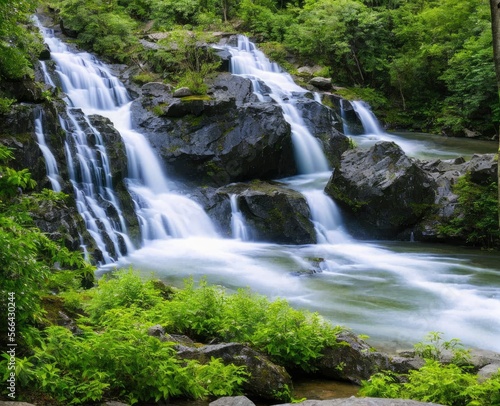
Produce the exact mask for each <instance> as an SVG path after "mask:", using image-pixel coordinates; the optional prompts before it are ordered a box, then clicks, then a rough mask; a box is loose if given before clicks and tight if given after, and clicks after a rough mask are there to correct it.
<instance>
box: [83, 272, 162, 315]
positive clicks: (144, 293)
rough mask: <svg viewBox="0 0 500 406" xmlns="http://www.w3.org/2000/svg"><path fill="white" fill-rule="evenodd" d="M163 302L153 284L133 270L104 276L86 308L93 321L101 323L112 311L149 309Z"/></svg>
mask: <svg viewBox="0 0 500 406" xmlns="http://www.w3.org/2000/svg"><path fill="white" fill-rule="evenodd" d="M160 300H161V297H160V293H159V292H158V290H156V289H155V288H154V285H153V282H152V281H148V282H143V281H142V279H141V278H140V277H139V276H138V275H137V274H136V273H133V271H132V270H129V271H122V272H118V273H116V274H110V275H106V276H104V277H103V278H102V279H100V280H99V287H98V289H94V290H93V291H92V300H91V302H90V304H89V305H88V307H87V308H86V310H87V312H88V314H89V315H90V317H91V319H92V320H94V321H97V322H98V321H99V320H100V319H101V318H102V317H103V315H104V314H105V313H106V312H107V311H108V310H111V309H116V308H123V307H124V308H128V307H131V306H136V307H140V308H143V309H148V308H150V307H152V306H154V305H155V304H157V303H158V302H159V301H160Z"/></svg>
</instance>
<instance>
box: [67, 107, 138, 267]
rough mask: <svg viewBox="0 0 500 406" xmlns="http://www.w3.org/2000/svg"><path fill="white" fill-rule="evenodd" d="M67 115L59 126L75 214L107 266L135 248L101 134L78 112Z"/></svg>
mask: <svg viewBox="0 0 500 406" xmlns="http://www.w3.org/2000/svg"><path fill="white" fill-rule="evenodd" d="M66 113H67V115H68V120H67V121H66V120H64V119H63V118H61V117H60V123H61V126H62V128H63V129H64V130H65V132H66V142H65V152H66V160H67V162H68V172H69V175H70V180H71V183H72V185H73V189H74V193H75V197H76V204H77V208H78V212H79V213H80V215H81V216H82V217H83V219H84V220H85V224H86V226H87V229H88V230H89V232H90V234H91V235H92V237H93V238H94V240H95V241H96V243H97V246H98V248H99V249H100V250H101V251H102V252H103V258H104V261H105V263H110V262H113V258H116V257H119V256H121V255H125V254H126V253H127V252H131V251H133V250H134V247H133V244H132V242H131V241H130V239H129V237H128V233H127V226H126V223H125V219H124V216H123V213H122V210H121V208H120V205H119V204H118V198H117V196H116V194H115V191H114V189H113V185H112V179H111V168H110V163H109V158H108V156H107V154H106V148H105V145H104V141H103V139H102V136H101V134H100V133H99V131H97V130H96V129H95V128H94V127H93V126H92V125H91V123H90V122H89V120H88V118H87V117H86V116H85V115H83V114H81V112H80V110H73V109H68V110H67V112H66ZM83 125H84V126H83ZM84 129H86V131H85V130H84ZM90 139H91V140H92V143H91V142H89V140H90Z"/></svg>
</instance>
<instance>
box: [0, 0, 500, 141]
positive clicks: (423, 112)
mask: <svg viewBox="0 0 500 406" xmlns="http://www.w3.org/2000/svg"><path fill="white" fill-rule="evenodd" d="M41 3H43V2H40V1H37V0H15V1H8V0H0V17H1V18H0V77H1V78H4V79H5V78H7V79H11V78H16V77H20V76H23V75H27V74H30V64H29V60H30V58H32V56H33V54H34V53H36V50H37V47H36V46H35V42H34V41H33V35H34V34H32V33H30V32H29V31H27V30H25V24H26V22H27V20H28V18H29V16H30V15H31V14H32V13H33V12H34V11H35V9H36V7H39V6H41V5H43V4H41ZM46 6H49V7H50V10H54V11H55V13H56V18H57V19H61V21H62V22H63V25H64V27H65V29H66V30H67V32H70V33H71V34H72V35H73V36H74V37H75V38H76V41H77V43H79V45H81V46H83V47H85V48H86V49H89V50H91V51H93V52H96V53H98V54H100V55H101V56H103V57H106V58H108V59H110V60H114V61H118V62H125V63H139V64H140V66H142V67H144V69H145V71H147V72H151V73H154V74H159V75H161V76H162V77H163V79H166V80H169V81H172V80H178V79H180V77H176V76H175V75H172V72H178V71H179V68H180V69H184V67H183V66H182V64H181V63H179V59H182V58H183V55H180V56H179V55H177V56H176V55H171V54H169V53H165V52H164V51H162V50H161V49H158V50H151V49H145V47H144V46H143V45H142V44H141V42H140V40H141V39H142V37H144V36H145V35H146V34H147V33H150V32H158V31H160V32H169V31H172V30H174V31H175V32H179V31H183V30H184V31H189V32H191V33H192V32H195V33H197V35H201V34H202V33H204V32H205V33H206V32H211V31H225V32H231V33H235V32H241V33H245V34H247V35H249V36H251V37H252V39H254V40H255V41H256V42H257V43H259V45H260V46H261V47H262V48H263V49H264V50H265V51H266V52H267V53H268V55H270V57H271V58H274V59H275V60H276V61H277V62H279V63H280V64H281V65H282V66H284V67H285V68H286V69H287V70H289V71H290V72H291V73H292V74H293V73H297V72H296V69H297V68H298V67H300V66H302V65H310V66H320V67H321V70H319V72H318V74H320V75H321V76H328V77H331V79H332V82H333V83H334V84H335V85H336V86H339V87H345V88H347V89H348V92H347V93H346V94H349V95H353V97H358V98H363V99H365V100H366V101H368V102H369V103H370V104H371V105H372V107H373V108H374V109H375V111H376V112H377V113H378V114H379V116H380V117H381V118H382V119H383V120H384V121H385V122H386V123H388V124H389V125H391V126H392V127H393V128H395V127H399V128H404V129H414V130H423V131H429V132H434V133H442V134H446V135H466V134H467V135H482V136H483V137H492V136H494V135H496V133H497V128H498V123H499V122H500V108H499V101H498V93H497V89H496V81H495V70H494V65H493V52H492V44H491V42H492V38H491V17H490V10H489V4H488V2H487V1H485V0H439V1H438V0H415V1H408V0H175V1H174V0H107V1H100V0H89V1H85V2H82V1H78V0H48V1H47V2H46ZM188 45H189V44H188ZM184 56H185V54H184Z"/></svg>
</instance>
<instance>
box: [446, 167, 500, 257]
mask: <svg viewBox="0 0 500 406" xmlns="http://www.w3.org/2000/svg"><path fill="white" fill-rule="evenodd" d="M453 191H454V193H456V194H457V195H458V207H457V214H456V215H455V216H454V217H453V218H452V219H451V220H449V221H448V222H447V223H445V224H444V225H442V226H441V227H440V228H439V231H440V233H441V234H443V235H444V236H448V237H456V236H460V237H466V238H467V242H468V243H470V244H472V245H478V246H481V247H484V248H492V247H495V246H498V245H499V242H500V231H499V229H498V214H497V213H498V195H497V185H496V183H490V184H486V185H481V184H478V183H475V182H473V181H472V179H471V176H470V173H468V174H466V175H464V176H462V177H460V178H459V179H458V181H457V182H456V184H455V185H454V186H453Z"/></svg>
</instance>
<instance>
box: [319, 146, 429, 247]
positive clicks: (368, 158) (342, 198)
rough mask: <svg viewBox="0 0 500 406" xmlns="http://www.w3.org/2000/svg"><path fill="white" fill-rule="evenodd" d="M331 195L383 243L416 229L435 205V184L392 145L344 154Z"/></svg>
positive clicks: (331, 186)
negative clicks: (414, 227)
mask: <svg viewBox="0 0 500 406" xmlns="http://www.w3.org/2000/svg"><path fill="white" fill-rule="evenodd" d="M325 191H326V192H327V193H328V194H329V195H330V196H332V197H333V198H334V199H335V200H336V201H337V202H339V203H340V204H341V205H342V206H343V207H344V208H346V209H347V210H348V211H350V212H351V213H354V214H355V216H356V219H357V221H358V222H359V224H360V225H361V226H362V228H363V229H365V230H367V232H368V233H369V234H370V235H371V236H375V237H379V238H393V237H394V236H396V235H398V234H399V233H401V232H402V231H403V230H405V229H408V228H411V227H413V226H414V225H415V224H417V223H418V222H419V221H420V220H421V219H422V218H423V216H424V214H425V213H426V211H428V210H429V208H430V207H431V206H432V205H433V203H434V201H435V186H434V182H433V180H432V178H431V177H430V176H429V175H428V174H427V173H426V172H425V171H423V170H422V169H421V168H420V167H419V166H418V165H417V164H416V163H415V161H413V160H412V159H410V158H408V157H407V156H406V155H405V154H404V152H403V151H402V150H401V148H400V147H399V146H397V145H396V144H394V143H391V142H379V143H377V144H375V145H374V146H373V147H372V148H370V149H369V150H367V151H363V150H349V151H347V152H346V153H344V155H343V156H342V160H341V165H340V168H339V169H338V170H336V171H334V173H333V175H332V177H331V179H330V181H329V182H328V184H327V186H326V189H325Z"/></svg>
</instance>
